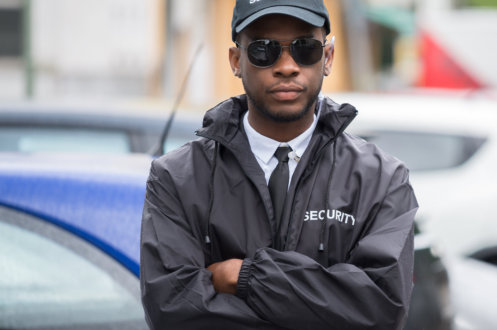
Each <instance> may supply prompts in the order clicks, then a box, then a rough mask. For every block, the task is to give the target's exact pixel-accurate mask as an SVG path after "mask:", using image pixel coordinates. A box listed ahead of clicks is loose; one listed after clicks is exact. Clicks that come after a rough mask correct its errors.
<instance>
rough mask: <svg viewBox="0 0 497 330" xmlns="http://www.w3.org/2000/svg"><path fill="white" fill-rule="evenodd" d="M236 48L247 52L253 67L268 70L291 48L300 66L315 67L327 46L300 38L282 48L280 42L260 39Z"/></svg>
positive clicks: (237, 44)
mask: <svg viewBox="0 0 497 330" xmlns="http://www.w3.org/2000/svg"><path fill="white" fill-rule="evenodd" d="M235 44H236V46H237V47H238V48H241V49H245V50H246V51H247V56H248V59H249V61H250V63H252V65H254V66H256V67H259V68H268V67H270V66H272V65H274V63H276V61H278V59H279V58H280V56H281V52H282V51H283V48H290V54H291V56H292V58H293V59H294V61H295V62H296V63H297V64H299V65H304V66H305V65H313V64H316V63H317V62H319V60H321V58H322V57H323V47H324V46H326V40H325V41H324V44H323V43H321V41H319V40H316V39H313V38H300V39H295V40H293V41H292V42H291V43H290V45H289V46H282V45H281V43H280V42H279V41H276V40H269V39H260V40H254V41H252V42H251V43H249V44H248V46H247V47H246V48H245V47H242V46H241V45H240V44H239V43H238V42H235Z"/></svg>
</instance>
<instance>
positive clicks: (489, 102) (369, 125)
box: [329, 93, 497, 136]
mask: <svg viewBox="0 0 497 330" xmlns="http://www.w3.org/2000/svg"><path fill="white" fill-rule="evenodd" d="M329 96H330V97H331V98H332V99H333V100H334V101H335V102H337V103H350V104H352V105H354V106H355V107H356V108H357V109H358V111H359V113H358V116H357V118H356V119H355V120H354V121H353V123H352V124H351V127H350V129H351V130H352V131H353V130H354V129H361V130H364V129H376V128H381V129H395V130H419V129H420V128H422V129H423V130H425V131H432V132H437V133H457V134H464V133H467V134H471V135H476V136H488V135H493V134H496V132H497V101H496V100H494V99H492V98H485V97H471V96H468V95H465V94H461V93H442V94H434V93H430V94H420V93H339V94H330V95H329Z"/></svg>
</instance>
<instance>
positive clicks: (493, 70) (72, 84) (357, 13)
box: [0, 0, 497, 106]
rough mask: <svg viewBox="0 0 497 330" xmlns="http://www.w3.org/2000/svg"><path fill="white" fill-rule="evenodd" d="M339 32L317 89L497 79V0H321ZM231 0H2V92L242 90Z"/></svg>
mask: <svg viewBox="0 0 497 330" xmlns="http://www.w3.org/2000/svg"><path fill="white" fill-rule="evenodd" d="M325 3H326V5H327V7H328V9H329V11H330V15H331V22H332V33H331V34H332V35H335V36H336V59H335V63H334V67H333V76H332V77H331V78H329V79H326V80H325V85H324V91H325V92H335V91H350V90H354V91H357V90H359V91H372V90H375V91H378V90H399V89H406V88H415V87H426V88H450V89H470V90H475V89H482V88H486V89H488V88H495V87H496V86H497V66H496V65H495V64H494V60H495V58H497V46H496V43H495V42H494V37H495V36H496V35H497V23H496V22H497V12H496V9H497V2H496V1H493V0H436V1H433V0H431V1H429V0H362V1H361V0H348V1H339V0H326V1H325ZM233 6H234V1H230V0H169V1H166V0H87V1H84V2H83V1H77V0H1V1H0V40H1V42H0V72H1V75H0V99H1V100H12V99H25V98H29V99H38V100H39V99H41V100H44V99H54V98H57V99H59V98H66V99H67V98H77V99H83V98H90V99H98V98H100V99H102V98H105V99H120V100H123V99H125V100H129V101H136V100H169V99H171V98H174V97H175V96H176V95H177V93H178V89H179V87H180V82H181V81H182V80H183V78H184V75H185V73H186V71H187V69H188V66H189V64H190V62H191V61H192V57H193V56H194V55H195V53H196V52H197V50H198V47H199V45H201V44H202V45H203V49H202V51H201V53H200V54H199V55H198V64H196V65H195V67H194V72H193V74H192V77H194V78H193V79H191V80H190V82H189V85H188V89H187V92H186V94H185V98H184V102H185V104H193V105H199V106H209V105H212V104H216V103H217V102H218V101H219V100H223V99H225V98H227V97H229V96H232V95H236V94H240V93H242V92H243V91H242V86H241V83H240V82H239V81H238V79H235V78H234V77H233V75H232V74H231V70H230V68H229V65H228V60H227V56H228V55H227V54H228V52H227V49H228V47H230V46H232V45H233V44H232V42H231V38H230V21H231V13H232V10H233Z"/></svg>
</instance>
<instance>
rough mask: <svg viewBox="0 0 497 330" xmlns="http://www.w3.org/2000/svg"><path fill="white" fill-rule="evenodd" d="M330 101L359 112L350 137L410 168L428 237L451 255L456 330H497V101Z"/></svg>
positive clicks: (344, 97)
mask: <svg viewBox="0 0 497 330" xmlns="http://www.w3.org/2000/svg"><path fill="white" fill-rule="evenodd" d="M331 98H332V99H334V100H335V101H336V102H338V103H344V102H345V103H350V104H353V105H354V106H355V107H356V108H357V109H358V110H359V115H358V117H357V118H356V119H355V120H354V121H353V123H352V124H351V126H350V128H349V130H348V131H349V132H351V133H353V134H356V135H359V136H362V137H363V138H365V139H366V140H370V141H372V142H375V143H376V144H378V145H379V146H380V147H381V148H383V149H384V150H385V151H387V152H389V153H390V154H392V155H394V156H396V157H398V158H399V159H401V160H403V161H404V162H405V163H406V164H407V166H408V167H409V168H410V171H411V175H410V178H411V183H412V185H413V187H414V190H415V192H416V196H417V198H418V202H419V205H420V209H419V212H418V214H417V223H418V225H419V226H420V228H421V230H422V231H423V233H424V234H425V235H424V236H422V237H426V235H428V236H429V237H430V238H431V239H430V240H429V244H430V245H432V246H435V247H439V249H438V251H441V253H442V254H443V255H444V256H445V258H444V261H445V266H446V267H447V269H448V273H449V283H450V296H451V305H450V306H449V309H450V308H453V313H454V329H457V330H493V329H497V314H496V313H495V306H493V304H492V301H494V300H495V296H496V295H497V267H496V265H497V216H496V215H495V207H496V205H497V172H496V164H497V101H496V100H495V99H493V100H492V99H489V98H483V97H480V96H477V97H472V96H471V95H468V96H464V95H456V94H451V95H445V96H435V95H419V94H417V93H411V94H407V95H406V94H337V95H331ZM494 203H495V204H494ZM416 243H419V242H416ZM433 244H434V245H433ZM467 257H472V258H467ZM476 259H479V260H476ZM482 261H485V262H482ZM445 311H446V312H448V313H452V311H450V310H448V309H447V310H445Z"/></svg>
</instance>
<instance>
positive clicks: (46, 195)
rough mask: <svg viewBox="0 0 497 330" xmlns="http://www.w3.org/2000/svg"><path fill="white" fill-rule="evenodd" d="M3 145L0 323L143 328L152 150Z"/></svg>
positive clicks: (0, 162) (36, 326)
mask: <svg viewBox="0 0 497 330" xmlns="http://www.w3.org/2000/svg"><path fill="white" fill-rule="evenodd" d="M96 160H97V158H96V157H95V156H94V155H93V156H84V155H54V154H18V153H12V154H0V256H1V259H0V274H1V275H0V329H147V326H146V323H145V319H144V313H143V309H142V307H141V302H140V287H139V279H138V276H139V232H140V221H141V213H142V208H143V200H144V194H145V184H146V179H147V175H148V170H149V166H150V162H151V157H150V156H147V155H139V154H137V155H128V156H104V157H102V156H99V157H98V161H96Z"/></svg>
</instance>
